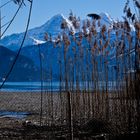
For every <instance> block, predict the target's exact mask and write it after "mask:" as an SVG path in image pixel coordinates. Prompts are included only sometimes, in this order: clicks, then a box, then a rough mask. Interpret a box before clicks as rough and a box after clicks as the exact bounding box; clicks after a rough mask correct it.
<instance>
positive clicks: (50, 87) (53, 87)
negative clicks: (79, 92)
mask: <svg viewBox="0 0 140 140" xmlns="http://www.w3.org/2000/svg"><path fill="white" fill-rule="evenodd" d="M0 84H1V83H0ZM61 85H63V88H62V89H61V90H64V85H65V83H64V82H63V83H61ZM116 85H117V84H116V82H112V81H111V82H108V84H107V86H108V90H112V89H114V88H116ZM121 85H124V83H121ZM88 86H89V87H88ZM79 87H80V89H84V88H85V87H86V89H87V87H88V88H89V89H90V90H93V89H94V88H95V85H94V84H93V83H90V84H89V85H88V83H87V82H80V84H79ZM105 87H106V82H102V81H99V82H98V88H99V89H100V90H102V89H103V88H104V89H105ZM59 89H60V83H59V82H52V83H51V82H43V87H42V90H44V91H59ZM74 89H76V84H74ZM0 91H9V92H19V91H20V92H22V91H23V92H25V91H41V82H6V83H5V84H4V86H3V88H2V89H1V90H0Z"/></svg>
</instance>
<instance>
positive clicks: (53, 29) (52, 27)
mask: <svg viewBox="0 0 140 140" xmlns="http://www.w3.org/2000/svg"><path fill="white" fill-rule="evenodd" d="M63 20H65V21H66V22H67V26H68V29H72V30H74V27H73V25H72V23H71V22H70V21H69V20H68V19H66V18H65V17H64V16H63V15H62V14H58V15H55V16H54V17H52V18H51V19H50V20H48V21H47V22H46V23H45V24H44V25H42V26H40V27H37V28H33V29H30V30H29V31H28V33H27V36H26V40H25V42H24V46H27V45H34V40H33V39H32V38H34V39H36V40H39V41H41V42H42V41H44V36H45V33H46V32H47V33H48V34H51V36H52V37H56V36H57V35H58V34H60V33H61V32H62V29H61V23H62V22H63ZM23 36H24V33H20V34H12V35H9V36H5V37H4V38H3V39H2V40H1V41H0V45H4V46H6V47H8V48H10V46H14V47H11V48H10V49H13V50H14V49H15V48H16V47H17V46H20V44H21V42H22V39H23ZM17 49H18V48H17Z"/></svg>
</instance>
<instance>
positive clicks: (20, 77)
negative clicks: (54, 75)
mask: <svg viewBox="0 0 140 140" xmlns="http://www.w3.org/2000/svg"><path fill="white" fill-rule="evenodd" d="M15 56H16V53H15V52H13V51H11V50H9V49H7V48H5V47H3V46H0V82H2V80H4V78H5V76H6V75H7V73H8V71H9V70H10V68H11V65H12V63H13V61H14V58H15ZM39 79H40V69H39V68H38V67H37V66H36V65H35V64H34V62H33V61H32V60H31V59H29V58H27V57H25V56H23V55H20V56H19V58H18V60H17V63H16V65H15V66H14V69H13V71H12V73H11V74H10V76H9V79H8V81H39Z"/></svg>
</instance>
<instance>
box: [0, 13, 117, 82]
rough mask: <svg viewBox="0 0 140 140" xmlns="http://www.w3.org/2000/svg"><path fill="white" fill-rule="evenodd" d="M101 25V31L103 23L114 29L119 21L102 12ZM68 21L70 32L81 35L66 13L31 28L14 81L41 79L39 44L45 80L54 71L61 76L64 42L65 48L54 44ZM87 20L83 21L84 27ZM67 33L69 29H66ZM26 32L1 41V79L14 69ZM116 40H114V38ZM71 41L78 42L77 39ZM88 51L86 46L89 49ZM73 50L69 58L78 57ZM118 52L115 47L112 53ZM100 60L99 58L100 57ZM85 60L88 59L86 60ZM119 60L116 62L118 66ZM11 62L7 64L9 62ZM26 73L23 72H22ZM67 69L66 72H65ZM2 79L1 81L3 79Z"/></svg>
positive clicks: (56, 78) (113, 36)
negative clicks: (14, 61)
mask: <svg viewBox="0 0 140 140" xmlns="http://www.w3.org/2000/svg"><path fill="white" fill-rule="evenodd" d="M100 17H101V19H100V27H99V26H98V25H96V28H97V29H96V30H97V31H100V29H99V28H101V27H102V26H103V25H106V27H107V28H108V29H113V23H114V22H117V21H116V20H114V19H112V18H111V17H110V16H109V14H107V13H101V14H100ZM64 20H65V22H66V23H67V26H68V29H67V30H68V31H69V30H72V31H73V32H74V33H75V34H78V32H79V30H76V29H75V28H74V26H73V24H72V22H71V21H70V20H69V19H68V18H66V17H64V16H63V15H62V14H58V15H55V16H54V17H52V18H51V19H50V20H48V21H47V22H46V23H45V24H44V25H42V26H40V27H36V28H33V29H30V30H28V33H27V36H26V39H25V42H24V45H23V48H22V50H21V53H20V58H18V62H17V63H16V66H15V67H14V70H13V71H14V72H13V74H12V78H10V79H13V81H38V80H40V58H39V55H40V54H39V47H40V48H41V59H42V67H43V75H44V77H46V78H45V80H50V74H51V73H53V75H52V78H53V79H55V80H58V79H59V72H60V71H59V67H60V65H59V62H58V60H60V59H61V62H62V66H63V65H64V62H63V61H64V60H63V57H64V56H63V47H64V46H63V43H62V44H61V45H62V49H59V47H57V48H56V49H53V48H54V43H53V41H55V39H56V37H57V36H58V35H60V36H61V34H62V33H63V29H62V28H61V24H62V22H63V21H64ZM84 21H85V20H81V21H80V22H81V24H80V25H81V27H80V28H81V29H80V30H82V26H83V23H84ZM66 32H67V31H66ZM46 33H48V34H49V35H51V37H52V41H51V42H50V41H47V42H46V40H45V34H46ZM23 36H24V33H19V34H16V33H15V34H12V35H9V36H5V37H4V38H2V39H1V40H0V45H1V46H0V60H4V62H3V61H0V68H1V71H0V79H1V80H2V78H4V77H5V74H6V73H7V72H8V70H9V69H10V66H11V65H12V63H13V59H14V58H13V57H14V56H16V53H17V50H18V49H19V47H20V44H21V42H22V39H23ZM111 39H112V40H114V39H116V36H115V34H114V32H113V31H112V33H111ZM110 42H113V41H110ZM71 44H74V43H73V42H72V43H71ZM83 46H88V42H87V41H86V40H84V41H83ZM85 51H86V49H85ZM71 52H72V50H70V54H69V57H74V56H73V54H72V53H71ZM112 53H115V50H112V51H110V54H111V55H112ZM97 59H98V58H97ZM84 63H85V62H84ZM114 63H115V62H113V63H112V65H114ZM5 64H7V65H5ZM21 72H22V74H19V73H21ZM62 72H64V71H62ZM1 80H0V81H1Z"/></svg>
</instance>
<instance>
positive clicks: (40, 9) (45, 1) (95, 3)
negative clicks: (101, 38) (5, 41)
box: [1, 0, 126, 35]
mask: <svg viewBox="0 0 140 140" xmlns="http://www.w3.org/2000/svg"><path fill="white" fill-rule="evenodd" d="M5 1H8V0H1V2H2V3H4V2H5ZM125 2H126V0H34V5H33V11H32V18H31V23H30V28H33V27H37V26H40V25H42V24H44V23H45V22H46V21H47V20H48V19H50V18H51V17H52V16H54V15H56V14H59V13H63V14H64V15H65V16H68V14H69V12H70V10H72V11H73V13H74V14H76V15H77V16H80V17H81V18H82V19H83V18H86V15H87V14H88V13H92V12H94V13H101V12H107V13H109V14H110V15H111V17H113V18H115V19H117V18H118V19H121V17H122V15H123V7H124V4H125ZM28 5H29V4H28V3H27V6H26V7H22V9H21V11H20V13H19V14H18V16H17V18H16V20H15V22H14V23H13V24H12V26H11V28H10V29H9V30H8V32H7V34H11V33H17V32H22V31H24V28H25V23H26V22H25V21H26V19H27V15H28V13H27V12H28V9H29V7H28ZM16 9H17V6H16V5H14V4H13V3H10V4H8V5H7V6H6V7H4V8H3V9H2V14H3V15H4V16H5V18H4V19H3V21H2V23H3V24H4V23H6V22H7V21H8V20H9V17H11V16H12V15H13V13H14V11H15V10H16ZM7 34H6V35H7Z"/></svg>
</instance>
